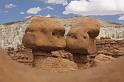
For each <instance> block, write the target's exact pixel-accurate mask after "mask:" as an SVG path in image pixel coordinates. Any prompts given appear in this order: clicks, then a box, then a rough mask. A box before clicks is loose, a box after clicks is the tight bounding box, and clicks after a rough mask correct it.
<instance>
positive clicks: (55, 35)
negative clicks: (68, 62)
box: [23, 17, 66, 51]
mask: <svg viewBox="0 0 124 82" xmlns="http://www.w3.org/2000/svg"><path fill="white" fill-rule="evenodd" d="M64 33H65V30H64V26H63V25H62V24H61V23H60V22H58V21H56V20H55V19H54V18H46V17H40V18H38V17H37V18H33V19H32V21H31V23H30V24H29V26H28V27H27V30H26V34H25V36H24V38H23V45H24V46H25V47H27V48H31V49H33V48H35V49H36V48H37V49H41V50H44V51H51V50H57V49H63V48H64V47H65V46H66V43H65V39H64Z"/></svg>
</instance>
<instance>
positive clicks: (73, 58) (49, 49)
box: [23, 17, 100, 70]
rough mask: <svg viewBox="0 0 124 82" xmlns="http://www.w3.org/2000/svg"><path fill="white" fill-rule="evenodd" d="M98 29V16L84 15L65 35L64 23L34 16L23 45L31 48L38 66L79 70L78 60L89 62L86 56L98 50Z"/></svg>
mask: <svg viewBox="0 0 124 82" xmlns="http://www.w3.org/2000/svg"><path fill="white" fill-rule="evenodd" d="M88 23H89V24H91V26H92V27H90V26H89V25H88ZM99 28H100V25H99V23H98V22H97V21H96V20H95V19H92V18H84V19H82V20H80V21H79V24H78V23H77V25H76V24H75V25H72V28H71V29H70V31H69V32H68V33H67V34H66V36H64V35H65V29H64V25H63V24H62V23H61V22H59V21H58V20H55V18H45V17H39V18H36V17H35V18H32V21H31V22H30V24H29V26H28V27H27V29H26V32H25V35H24V37H23V45H24V46H25V47H26V48H30V49H32V53H33V55H34V64H35V66H37V67H40V68H42V69H49V68H50V69H52V68H58V69H63V70H64V69H65V70H68V69H69V70H71V69H73V70H76V69H78V65H77V63H78V64H80V65H83V64H85V63H88V59H87V56H88V55H90V54H93V53H95V52H96V43H95V38H96V37H97V36H98V34H99ZM63 67H64V68H63Z"/></svg>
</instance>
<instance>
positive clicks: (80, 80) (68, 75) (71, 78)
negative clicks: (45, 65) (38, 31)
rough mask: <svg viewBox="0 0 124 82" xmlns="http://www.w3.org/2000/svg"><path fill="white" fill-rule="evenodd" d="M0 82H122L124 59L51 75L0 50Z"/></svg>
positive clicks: (123, 77) (123, 81) (123, 80)
mask: <svg viewBox="0 0 124 82" xmlns="http://www.w3.org/2000/svg"><path fill="white" fill-rule="evenodd" d="M0 82H124V57H120V58H117V60H116V61H114V62H113V63H109V64H104V65H99V66H97V67H94V68H90V69H86V70H79V71H74V72H62V73H53V72H45V71H41V70H40V71H38V70H34V69H31V68H28V67H26V66H24V65H22V64H20V63H17V62H15V61H13V60H11V59H10V58H9V56H7V55H6V53H5V52H4V51H2V50H0Z"/></svg>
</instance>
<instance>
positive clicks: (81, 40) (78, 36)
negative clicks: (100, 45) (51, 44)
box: [66, 18, 100, 54]
mask: <svg viewBox="0 0 124 82" xmlns="http://www.w3.org/2000/svg"><path fill="white" fill-rule="evenodd" d="M99 29H100V25H99V23H98V22H97V21H96V20H95V19H91V18H84V19H82V20H81V21H80V22H79V23H77V24H75V25H74V26H72V28H71V29H70V31H69V33H68V34H67V37H66V47H67V48H68V49H69V50H71V51H72V52H73V53H82V54H88V53H90V54H93V53H95V52H96V43H95V38H96V37H97V36H98V34H99Z"/></svg>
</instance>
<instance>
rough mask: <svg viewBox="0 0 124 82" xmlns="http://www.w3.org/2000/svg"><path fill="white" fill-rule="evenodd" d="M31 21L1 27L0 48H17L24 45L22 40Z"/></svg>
mask: <svg viewBox="0 0 124 82" xmlns="http://www.w3.org/2000/svg"><path fill="white" fill-rule="evenodd" d="M29 22H30V20H29V21H24V22H17V23H12V24H11V23H10V24H4V25H0V47H1V48H8V47H13V48H17V47H18V46H20V45H22V39H23V36H24V34H25V30H26V28H27V26H28V23H29Z"/></svg>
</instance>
